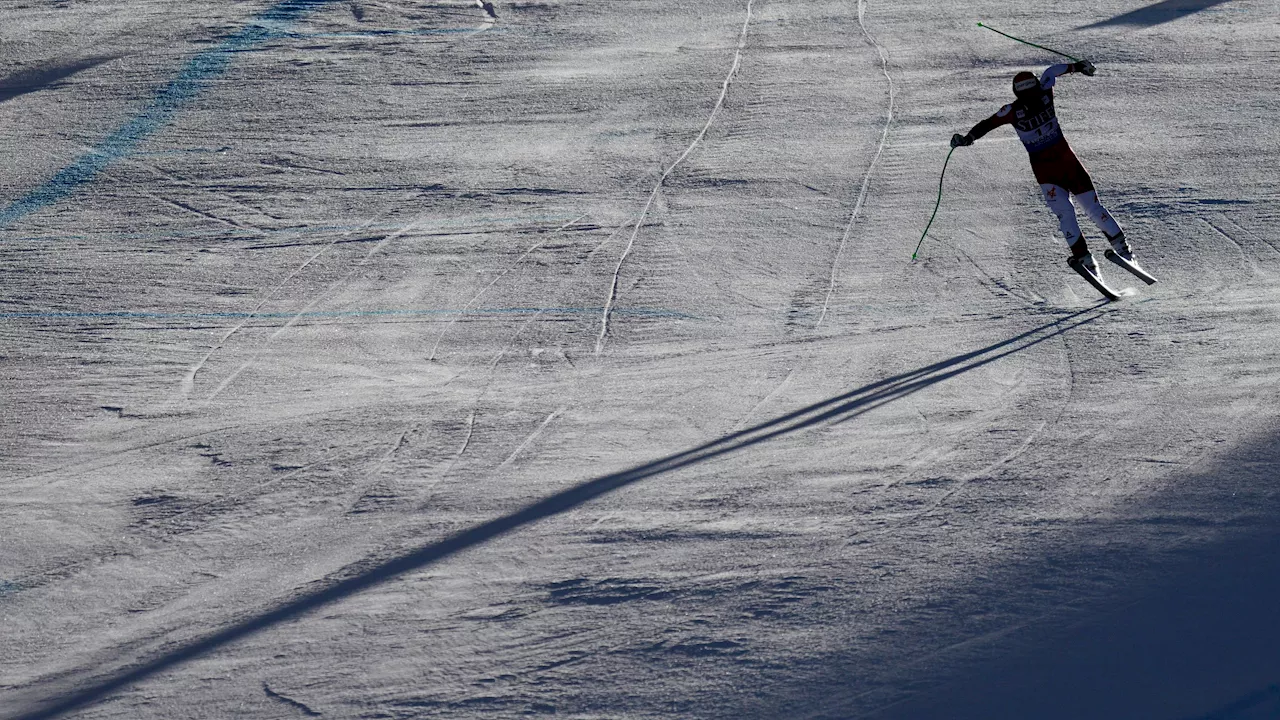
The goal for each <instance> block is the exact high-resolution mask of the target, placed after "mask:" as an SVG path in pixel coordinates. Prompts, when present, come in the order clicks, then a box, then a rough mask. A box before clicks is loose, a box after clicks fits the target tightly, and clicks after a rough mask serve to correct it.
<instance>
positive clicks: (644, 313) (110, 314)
mask: <svg viewBox="0 0 1280 720" xmlns="http://www.w3.org/2000/svg"><path fill="white" fill-rule="evenodd" d="M602 312H604V308H602V307H560V308H538V307H511V308H477V309H475V310H465V311H464V310H456V309H455V310H449V309H440V310H317V311H312V312H304V313H281V312H271V313H253V312H208V313H162V312H144V311H133V310H111V311H104V312H77V311H45V312H7V313H0V319H18V318H42V319H50V320H52V319H60V318H66V319H72V318H99V319H112V318H123V319H139V320H248V319H253V318H262V319H263V320H271V319H280V318H294V317H297V318H344V317H379V316H397V315H399V316H414V315H418V316H421V315H471V316H475V315H481V316H482V315H536V314H539V313H548V314H552V315H598V314H600V313H602ZM613 312H614V314H617V315H632V316H637V317H663V318H673V319H676V320H705V319H706V318H701V317H698V316H697V315H690V314H688V313H682V312H679V311H677V310H662V309H658V308H614V310H613Z"/></svg>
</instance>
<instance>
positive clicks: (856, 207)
mask: <svg viewBox="0 0 1280 720" xmlns="http://www.w3.org/2000/svg"><path fill="white" fill-rule="evenodd" d="M866 11H867V2H866V0H858V27H860V28H862V34H863V35H866V36H867V40H870V41H871V44H872V45H875V47H876V52H877V53H879V54H880V71H881V72H883V73H884V79H885V80H887V81H888V83H889V109H888V111H887V112H886V113H885V118H884V130H883V131H882V132H881V133H880V144H879V145H878V146H877V147H876V154H875V156H874V157H872V158H871V164H870V165H868V166H867V173H866V174H865V175H863V176H862V190H860V191H859V192H858V200H857V202H855V203H854V204H853V213H852V214H851V215H850V216H849V224H848V225H846V226H845V228H844V235H842V236H841V237H840V246H839V247H838V248H837V249H836V259H835V260H834V261H833V262H832V263H831V282H830V284H828V285H827V297H826V299H825V300H823V301H822V312H821V313H820V314H819V315H818V322H817V323H815V324H814V328H815V329H816V328H817V327H818V326H820V325H822V321H823V319H824V318H826V317H827V308H828V307H829V306H830V305H831V296H832V294H834V293H835V291H836V272H837V271H838V270H839V269H840V256H841V255H843V254H844V246H845V244H846V243H848V241H849V233H851V232H853V224H854V223H855V222H856V221H857V220H858V214H859V213H861V212H862V205H863V203H864V202H866V200H867V188H868V187H869V186H870V185H871V174H872V173H874V172H875V169H876V165H877V164H879V162H880V155H881V154H883V153H884V146H885V143H887V142H888V140H889V126H890V125H892V124H893V107H894V103H893V100H894V87H893V78H892V77H891V76H890V75H889V55H888V53H886V52H885V50H884V46H883V45H881V44H880V41H878V40H876V38H875V36H874V35H872V34H871V32H870V31H868V30H867V24H866V22H865V21H864V19H863V16H864V15H865V14H866Z"/></svg>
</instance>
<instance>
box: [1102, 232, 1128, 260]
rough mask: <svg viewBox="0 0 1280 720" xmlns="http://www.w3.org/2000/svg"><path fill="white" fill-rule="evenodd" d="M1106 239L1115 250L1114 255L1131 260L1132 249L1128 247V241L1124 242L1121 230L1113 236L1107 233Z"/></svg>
mask: <svg viewBox="0 0 1280 720" xmlns="http://www.w3.org/2000/svg"><path fill="white" fill-rule="evenodd" d="M1107 239H1108V240H1110V241H1111V249H1112V250H1114V251H1115V253H1116V255H1119V256H1120V257H1122V258H1124V259H1125V260H1128V261H1129V262H1133V250H1132V249H1130V247H1129V243H1127V242H1125V239H1124V231H1123V230H1121V231H1120V232H1118V233H1116V235H1115V237H1112V236H1110V235H1108V236H1107Z"/></svg>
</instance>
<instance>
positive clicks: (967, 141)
mask: <svg viewBox="0 0 1280 720" xmlns="http://www.w3.org/2000/svg"><path fill="white" fill-rule="evenodd" d="M1012 122H1013V106H1012V105H1005V106H1004V107H1002V108H1000V110H999V111H998V112H997V113H996V114H995V115H992V116H991V117H989V118H987V119H986V120H983V121H981V122H979V123H978V124H977V125H974V126H973V129H972V130H970V131H969V132H968V133H967V134H965V135H956V136H955V137H953V138H951V147H960V146H962V145H972V144H973V141H974V140H977V139H978V138H980V137H982V136H983V135H986V134H987V133H989V132H991V131H992V130H995V129H996V128H998V127H1000V126H1001V125H1008V124H1010V123H1012Z"/></svg>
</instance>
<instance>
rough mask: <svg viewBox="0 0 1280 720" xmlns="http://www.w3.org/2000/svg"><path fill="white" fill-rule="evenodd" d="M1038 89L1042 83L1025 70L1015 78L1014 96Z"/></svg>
mask: <svg viewBox="0 0 1280 720" xmlns="http://www.w3.org/2000/svg"><path fill="white" fill-rule="evenodd" d="M1038 89H1040V81H1039V80H1037V79H1036V76H1035V75H1032V74H1031V73H1029V72H1027V71H1026V70H1023V71H1022V72H1020V73H1018V74H1017V75H1014V76H1013V94H1014V95H1022V94H1024V93H1026V92H1030V91H1032V90H1038Z"/></svg>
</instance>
